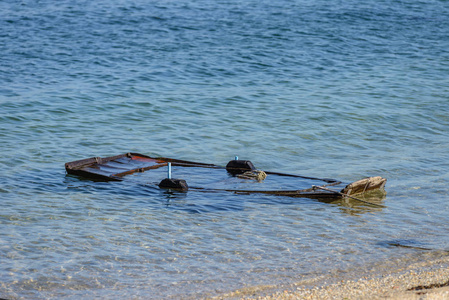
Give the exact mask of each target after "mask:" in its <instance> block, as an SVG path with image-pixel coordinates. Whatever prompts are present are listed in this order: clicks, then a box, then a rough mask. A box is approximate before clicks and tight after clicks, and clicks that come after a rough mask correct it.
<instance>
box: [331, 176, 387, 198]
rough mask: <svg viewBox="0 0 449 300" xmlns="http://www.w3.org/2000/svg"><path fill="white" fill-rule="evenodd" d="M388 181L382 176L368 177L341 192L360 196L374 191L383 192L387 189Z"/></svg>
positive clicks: (349, 185) (351, 184)
mask: <svg viewBox="0 0 449 300" xmlns="http://www.w3.org/2000/svg"><path fill="white" fill-rule="evenodd" d="M386 183H387V179H385V178H382V177H380V176H376V177H367V178H364V179H361V180H358V181H354V182H353V183H350V184H348V185H347V186H346V187H345V188H344V189H342V190H341V191H340V192H341V193H343V194H346V195H359V194H363V193H366V192H368V191H372V190H381V189H383V188H384V187H385V184H386Z"/></svg>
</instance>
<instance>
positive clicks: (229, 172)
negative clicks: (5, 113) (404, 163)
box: [65, 153, 387, 206]
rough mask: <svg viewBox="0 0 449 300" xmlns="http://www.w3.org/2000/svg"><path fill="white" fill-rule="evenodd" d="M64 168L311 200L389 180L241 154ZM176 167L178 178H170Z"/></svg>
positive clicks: (166, 185)
mask: <svg viewBox="0 0 449 300" xmlns="http://www.w3.org/2000/svg"><path fill="white" fill-rule="evenodd" d="M65 169H66V171H67V173H68V174H72V175H77V176H81V177H84V178H87V179H91V180H96V181H123V180H134V181H137V182H138V183H142V184H145V185H153V186H156V187H158V188H162V189H173V190H180V191H184V192H186V191H187V190H188V191H201V192H222V191H226V192H233V193H237V194H256V193H259V194H270V195H279V196H289V197H305V198H312V199H338V198H342V197H349V198H353V199H356V200H360V199H359V198H357V197H359V195H362V194H365V193H368V192H371V191H381V192H384V187H385V183H386V181H387V180H386V179H385V178H382V177H380V176H377V177H368V178H364V179H361V180H358V181H355V182H353V183H350V184H344V183H342V182H341V181H339V180H335V179H329V178H315V177H307V176H301V175H295V174H285V173H279V172H271V171H260V170H257V169H256V168H255V167H254V165H253V163H252V162H251V161H249V160H239V159H237V158H236V159H234V160H231V161H230V162H229V163H228V164H227V165H226V166H218V165H215V164H208V163H199V162H193V161H186V160H179V159H173V158H166V157H150V156H146V155H143V154H139V153H125V154H121V155H116V156H110V157H103V158H102V157H92V158H87V159H82V160H77V161H72V162H68V163H66V164H65ZM172 170H173V171H172ZM172 172H173V174H174V177H176V178H172V176H171V174H172ZM360 201H363V200H360ZM363 202H364V201H363ZM368 204H372V203H368ZM376 205H377V204H376ZM377 206H380V205H377Z"/></svg>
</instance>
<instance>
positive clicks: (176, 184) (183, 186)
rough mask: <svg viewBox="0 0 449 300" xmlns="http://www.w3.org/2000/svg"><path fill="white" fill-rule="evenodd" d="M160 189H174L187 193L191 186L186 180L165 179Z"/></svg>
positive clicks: (160, 184)
mask: <svg viewBox="0 0 449 300" xmlns="http://www.w3.org/2000/svg"><path fill="white" fill-rule="evenodd" d="M159 187H160V188H163V189H173V190H181V191H187V190H188V189H189V186H188V185H187V182H186V181H185V180H184V179H173V178H165V179H163V180H162V181H161V182H160V183H159Z"/></svg>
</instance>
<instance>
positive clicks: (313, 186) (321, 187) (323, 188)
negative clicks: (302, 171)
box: [312, 185, 386, 208]
mask: <svg viewBox="0 0 449 300" xmlns="http://www.w3.org/2000/svg"><path fill="white" fill-rule="evenodd" d="M312 188H313V189H320V190H325V191H329V192H332V193H335V194H339V195H341V196H343V197H348V198H351V199H354V200H357V201H360V202H363V203H365V204H369V205H372V206H377V207H382V208H386V206H385V205H382V204H376V203H372V202H368V201H365V200H362V199H359V198H356V197H353V196H349V195H348V194H345V193H341V192H337V191H334V190H331V189H328V188H325V187H323V186H319V185H312Z"/></svg>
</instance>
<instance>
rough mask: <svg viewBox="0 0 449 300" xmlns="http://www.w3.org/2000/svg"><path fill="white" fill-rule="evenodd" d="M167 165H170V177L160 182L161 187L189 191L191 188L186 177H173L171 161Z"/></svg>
mask: <svg viewBox="0 0 449 300" xmlns="http://www.w3.org/2000/svg"><path fill="white" fill-rule="evenodd" d="M167 166H168V177H167V178H165V179H163V180H162V181H161V182H160V183H159V187H160V188H163V189H173V190H180V191H187V190H188V189H189V186H188V185H187V182H186V181H185V180H184V179H175V178H171V163H167Z"/></svg>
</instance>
